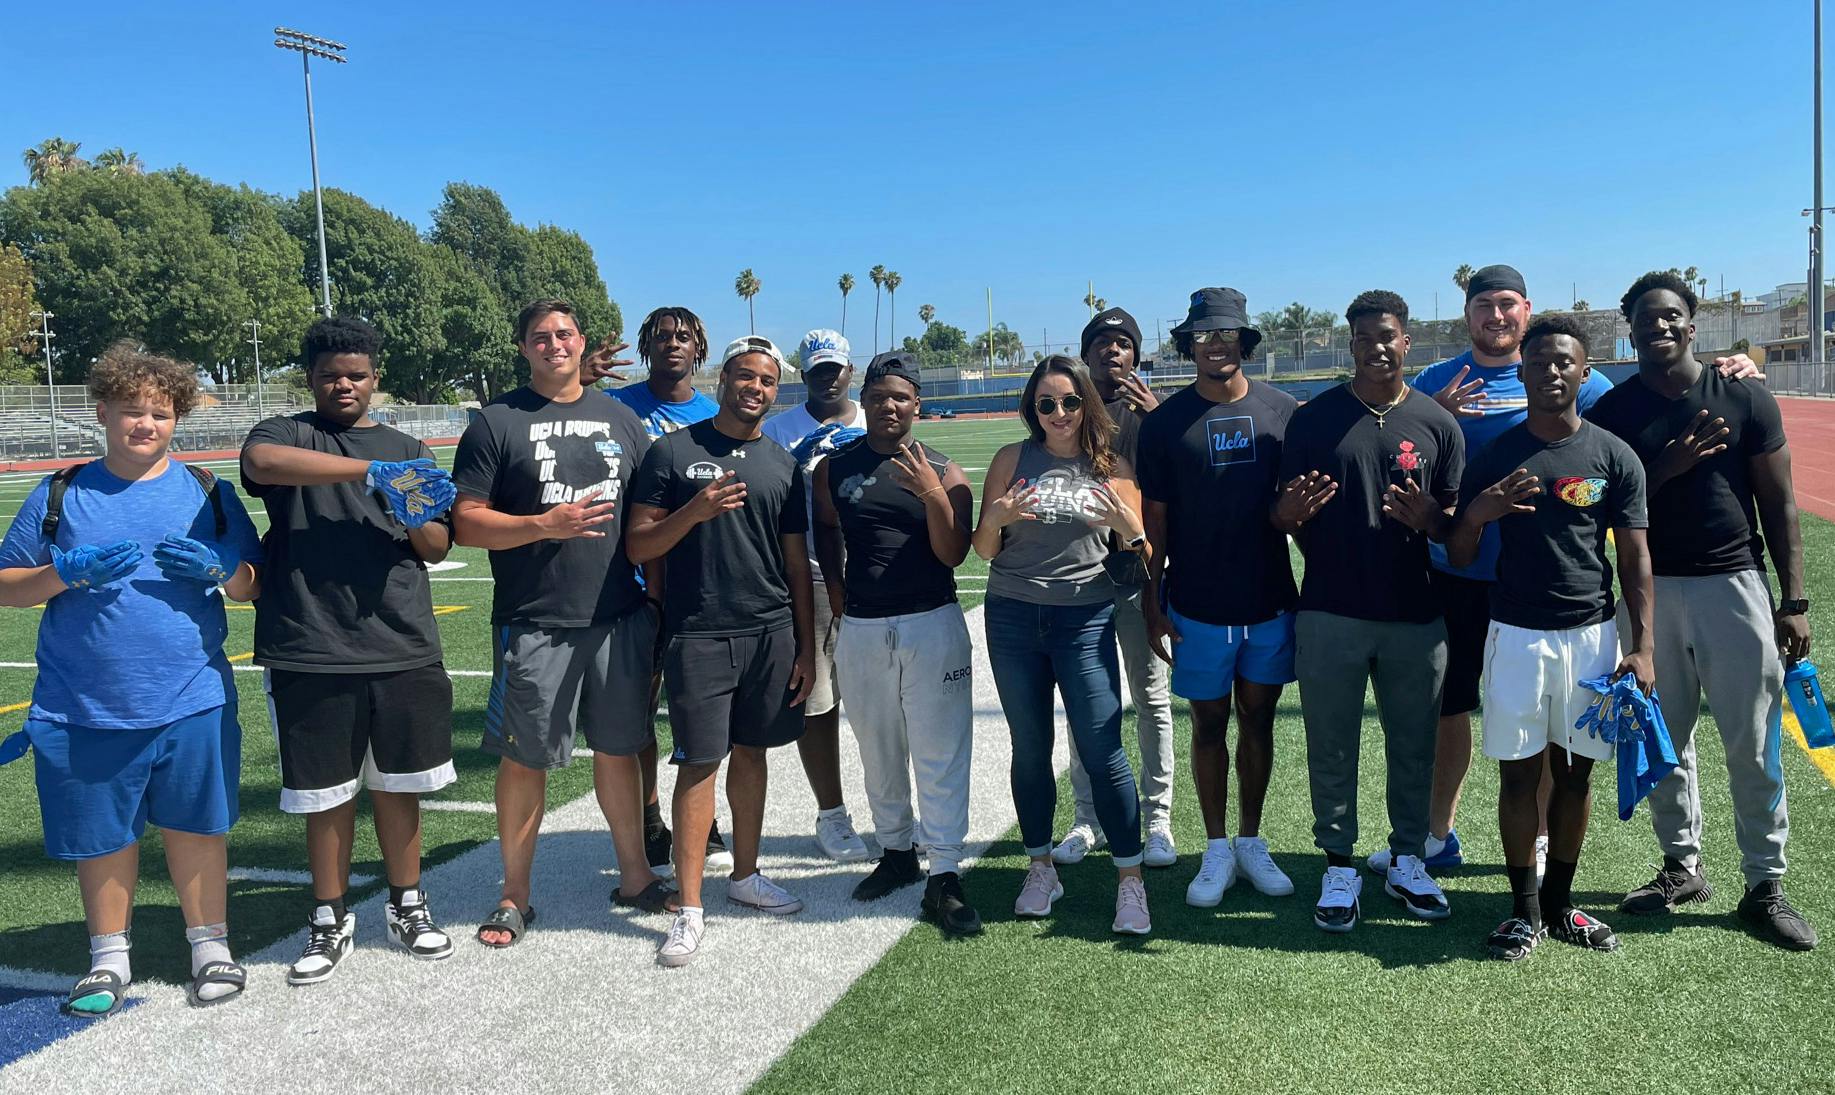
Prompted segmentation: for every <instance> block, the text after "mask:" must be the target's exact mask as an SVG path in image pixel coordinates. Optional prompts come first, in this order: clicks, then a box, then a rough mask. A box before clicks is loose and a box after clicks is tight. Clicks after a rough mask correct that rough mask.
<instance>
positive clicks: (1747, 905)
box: [1739, 878, 1816, 951]
mask: <svg viewBox="0 0 1835 1095" xmlns="http://www.w3.org/2000/svg"><path fill="white" fill-rule="evenodd" d="M1739 918H1740V919H1741V920H1742V921H1744V922H1745V924H1746V926H1747V927H1748V928H1750V929H1752V933H1753V934H1754V935H1756V936H1758V937H1759V938H1760V939H1763V940H1764V941H1765V942H1767V943H1770V944H1772V945H1773V946H1778V947H1783V948H1784V949H1785V950H1787V951H1810V950H1815V949H1816V929H1815V928H1813V927H1811V926H1810V922H1809V921H1807V920H1805V919H1803V914H1802V913H1800V912H1798V911H1797V910H1796V909H1794V908H1792V907H1791V904H1790V901H1789V900H1788V899H1786V898H1785V896H1784V884H1783V883H1781V882H1779V881H1778V880H1777V879H1775V878H1773V879H1769V880H1767V881H1764V882H1761V883H1759V884H1758V885H1756V886H1754V887H1752V888H1751V889H1749V890H1747V891H1746V896H1744V897H1742V898H1740V899H1739Z"/></svg>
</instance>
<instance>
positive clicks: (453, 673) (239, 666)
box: [0, 662, 491, 677]
mask: <svg viewBox="0 0 1835 1095" xmlns="http://www.w3.org/2000/svg"><path fill="white" fill-rule="evenodd" d="M37 668H38V663H37V662H0V669H31V670H36V669H37ZM230 668H231V669H233V670H235V671H236V672H238V673H260V672H261V671H262V667H261V666H259V665H248V664H245V663H242V662H236V663H233V664H231V665H230ZM446 675H447V676H448V677H489V676H491V671H490V670H488V669H448V670H447V671H446Z"/></svg>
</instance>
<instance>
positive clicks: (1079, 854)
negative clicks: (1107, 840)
mask: <svg viewBox="0 0 1835 1095" xmlns="http://www.w3.org/2000/svg"><path fill="white" fill-rule="evenodd" d="M1102 843H1103V840H1102V836H1101V834H1099V833H1097V832H1096V830H1094V829H1092V828H1090V827H1089V826H1088V825H1072V826H1071V827H1070V832H1068V833H1065V834H1064V839H1063V840H1062V841H1061V842H1059V844H1058V846H1057V847H1056V848H1053V849H1052V850H1051V861H1052V862H1053V863H1062V864H1064V865H1065V866H1067V867H1068V866H1069V865H1071V864H1072V863H1081V862H1083V857H1084V856H1086V855H1089V854H1090V853H1091V852H1093V851H1095V850H1096V849H1097V848H1100V847H1102Z"/></svg>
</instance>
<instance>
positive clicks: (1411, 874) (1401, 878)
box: [1383, 855, 1453, 920]
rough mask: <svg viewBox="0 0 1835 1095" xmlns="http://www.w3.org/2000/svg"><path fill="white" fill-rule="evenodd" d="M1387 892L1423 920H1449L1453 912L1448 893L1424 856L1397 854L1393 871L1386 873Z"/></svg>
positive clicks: (1384, 882) (1384, 888) (1384, 880)
mask: <svg viewBox="0 0 1835 1095" xmlns="http://www.w3.org/2000/svg"><path fill="white" fill-rule="evenodd" d="M1383 892H1384V893H1386V894H1388V895H1389V896H1390V897H1393V898H1395V899H1396V900H1397V901H1400V902H1401V903H1402V907H1403V908H1405V909H1407V910H1408V911H1409V913H1410V914H1411V915H1414V916H1417V917H1420V918H1421V919H1422V920H1445V919H1446V918H1447V917H1449V916H1451V915H1453V907H1452V906H1451V905H1449V904H1448V903H1447V900H1446V894H1445V892H1444V891H1442V890H1441V889H1440V884H1439V883H1438V882H1435V881H1434V880H1433V876H1432V875H1430V874H1428V873H1427V864H1425V863H1422V862H1421V857H1420V856H1413V855H1398V856H1396V857H1395V862H1394V863H1393V864H1392V865H1391V866H1390V867H1389V873H1388V874H1386V875H1384V876H1383Z"/></svg>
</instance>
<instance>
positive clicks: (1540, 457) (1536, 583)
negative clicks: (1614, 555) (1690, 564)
mask: <svg viewBox="0 0 1835 1095" xmlns="http://www.w3.org/2000/svg"><path fill="white" fill-rule="evenodd" d="M1518 468H1524V469H1527V470H1528V471H1529V472H1530V474H1532V475H1534V476H1535V477H1536V478H1537V479H1538V480H1540V481H1541V486H1542V493H1540V494H1538V495H1536V496H1535V497H1534V499H1533V500H1532V503H1533V505H1534V506H1535V508H1536V511H1535V512H1534V513H1512V514H1508V515H1506V516H1504V517H1500V518H1498V520H1497V532H1498V541H1499V554H1498V562H1497V581H1496V583H1494V584H1493V585H1492V586H1491V618H1492V619H1494V620H1496V621H1498V622H1499V623H1505V624H1510V625H1511V626H1512V627H1523V628H1528V629H1530V630H1532V631H1565V630H1567V629H1569V628H1575V627H1585V626H1587V625H1588V624H1596V623H1598V622H1600V621H1601V620H1609V619H1611V618H1612V610H1613V606H1614V604H1615V602H1614V601H1613V599H1612V564H1611V562H1610V560H1609V559H1608V558H1607V556H1606V533H1607V532H1609V531H1611V530H1612V529H1615V528H1625V529H1637V528H1645V527H1647V526H1648V524H1649V522H1648V521H1647V520H1646V519H1645V515H1644V465H1643V464H1642V463H1641V462H1640V461H1639V460H1638V458H1637V454H1636V453H1634V452H1632V451H1631V446H1629V445H1627V444H1625V443H1624V442H1623V441H1620V440H1619V439H1618V438H1616V437H1614V436H1613V435H1612V434H1610V433H1608V432H1607V431H1605V430H1603V429H1601V428H1600V427H1598V426H1595V425H1592V424H1590V423H1586V422H1583V423H1581V425H1580V432H1578V433H1576V434H1574V435H1573V436H1572V437H1567V438H1563V439H1562V440H1560V441H1544V440H1542V439H1541V438H1539V437H1537V436H1536V435H1535V434H1533V433H1530V432H1529V426H1528V425H1527V424H1524V425H1520V426H1513V427H1511V428H1510V429H1508V430H1505V431H1504V432H1503V433H1501V434H1499V435H1498V436H1497V439H1496V440H1495V441H1492V442H1491V443H1490V444H1489V445H1486V446H1485V447H1484V448H1483V449H1481V450H1480V451H1479V453H1478V455H1476V456H1474V457H1473V458H1472V462H1471V463H1470V464H1469V465H1467V466H1466V471H1465V481H1464V483H1463V484H1462V485H1461V486H1460V488H1459V509H1460V511H1461V512H1462V513H1463V512H1464V511H1465V508H1466V507H1467V506H1469V505H1471V504H1472V500H1473V499H1474V498H1477V497H1478V495H1479V494H1481V493H1483V492H1484V491H1485V490H1486V489H1487V488H1489V487H1490V486H1491V485H1492V484H1494V483H1496V482H1498V481H1499V480H1502V479H1503V478H1504V477H1506V476H1508V475H1509V474H1510V473H1511V472H1513V471H1515V470H1517V469H1518Z"/></svg>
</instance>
